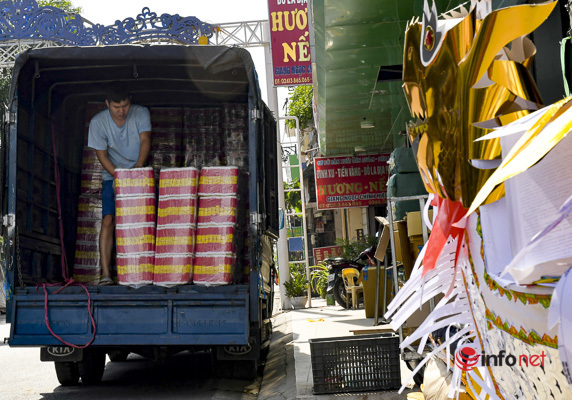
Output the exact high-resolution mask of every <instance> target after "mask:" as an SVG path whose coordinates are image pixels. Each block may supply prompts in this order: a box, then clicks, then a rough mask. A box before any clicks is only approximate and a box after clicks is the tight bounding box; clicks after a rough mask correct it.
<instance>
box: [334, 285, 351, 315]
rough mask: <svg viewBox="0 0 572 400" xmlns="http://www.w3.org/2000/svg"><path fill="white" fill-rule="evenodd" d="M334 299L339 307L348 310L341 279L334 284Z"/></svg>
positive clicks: (344, 288)
mask: <svg viewBox="0 0 572 400" xmlns="http://www.w3.org/2000/svg"><path fill="white" fill-rule="evenodd" d="M334 298H335V299H336V301H337V302H338V304H339V305H340V306H342V307H343V308H348V301H347V296H346V287H345V286H344V281H343V280H342V279H338V280H337V282H336V283H335V284H334Z"/></svg>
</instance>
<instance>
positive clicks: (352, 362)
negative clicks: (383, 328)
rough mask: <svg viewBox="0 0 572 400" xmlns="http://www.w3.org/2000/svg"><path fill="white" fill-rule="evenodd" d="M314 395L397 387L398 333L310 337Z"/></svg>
mask: <svg viewBox="0 0 572 400" xmlns="http://www.w3.org/2000/svg"><path fill="white" fill-rule="evenodd" d="M309 342H310V353H311V355H312V374H313V376H314V387H313V392H314V394H325V393H348V392H363V391H369V390H371V391H373V390H388V389H397V388H399V387H400V386H401V370H400V352H399V337H398V336H397V335H396V334H394V333H383V334H375V335H358V336H344V337H336V338H320V339H310V340H309Z"/></svg>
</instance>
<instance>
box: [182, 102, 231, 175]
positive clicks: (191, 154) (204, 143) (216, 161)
mask: <svg viewBox="0 0 572 400" xmlns="http://www.w3.org/2000/svg"><path fill="white" fill-rule="evenodd" d="M222 122H223V121H222V110H221V109H220V108H218V107H213V108H186V109H185V112H184V117H183V130H184V132H186V133H187V135H186V137H185V140H184V144H183V145H184V153H185V159H184V165H185V166H188V167H190V166H193V167H196V168H202V167H204V166H216V165H220V163H221V155H222V152H221V150H222V146H221V145H222V143H223V142H222V137H221V134H222V128H221V127H222Z"/></svg>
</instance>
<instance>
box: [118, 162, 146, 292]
mask: <svg viewBox="0 0 572 400" xmlns="http://www.w3.org/2000/svg"><path fill="white" fill-rule="evenodd" d="M115 193H116V200H115V202H116V211H115V212H116V218H117V224H116V230H115V235H116V237H117V278H118V281H119V283H120V284H121V285H127V286H132V287H136V288H137V287H140V286H143V285H149V284H151V283H153V260H154V257H155V179H154V173H153V168H133V169H116V170H115Z"/></svg>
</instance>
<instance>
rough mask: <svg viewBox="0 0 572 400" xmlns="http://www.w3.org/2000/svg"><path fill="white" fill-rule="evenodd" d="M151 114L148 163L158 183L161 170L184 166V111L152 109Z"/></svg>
mask: <svg viewBox="0 0 572 400" xmlns="http://www.w3.org/2000/svg"><path fill="white" fill-rule="evenodd" d="M149 112H150V114H151V128H152V132H151V151H150V153H149V159H148V161H149V165H150V166H151V167H153V169H154V170H155V183H158V182H159V171H160V170H161V169H163V168H177V167H181V166H182V165H183V109H182V108H172V107H152V108H150V109H149Z"/></svg>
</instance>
